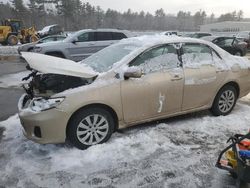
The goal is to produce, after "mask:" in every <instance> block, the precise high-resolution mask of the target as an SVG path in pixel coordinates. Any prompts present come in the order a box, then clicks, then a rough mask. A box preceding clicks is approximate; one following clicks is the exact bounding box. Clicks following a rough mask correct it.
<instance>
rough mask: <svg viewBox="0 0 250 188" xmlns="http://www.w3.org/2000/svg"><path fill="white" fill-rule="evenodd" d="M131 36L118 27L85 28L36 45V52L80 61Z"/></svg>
mask: <svg viewBox="0 0 250 188" xmlns="http://www.w3.org/2000/svg"><path fill="white" fill-rule="evenodd" d="M131 36H132V34H131V33H130V32H129V31H124V30H118V29H95V30H94V29H85V30H80V31H78V32H76V33H74V34H72V35H70V36H68V37H67V38H66V39H65V40H63V41H59V42H51V43H47V44H38V45H36V46H35V47H34V52H37V53H42V54H46V55H52V56H56V57H61V58H66V59H70V60H73V61H80V60H83V59H85V58H86V57H88V56H90V55H92V54H94V53H96V52H97V51H99V50H101V49H103V48H105V47H107V46H110V45H111V44H114V43H116V42H118V41H119V40H121V39H123V38H128V37H131Z"/></svg>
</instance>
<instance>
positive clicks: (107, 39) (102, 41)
mask: <svg viewBox="0 0 250 188" xmlns="http://www.w3.org/2000/svg"><path fill="white" fill-rule="evenodd" d="M95 41H96V42H95V43H93V44H92V46H93V48H94V49H95V52H97V51H99V50H101V49H103V48H105V47H107V46H110V45H111V44H113V43H114V41H113V39H112V33H111V32H103V31H97V32H95Z"/></svg>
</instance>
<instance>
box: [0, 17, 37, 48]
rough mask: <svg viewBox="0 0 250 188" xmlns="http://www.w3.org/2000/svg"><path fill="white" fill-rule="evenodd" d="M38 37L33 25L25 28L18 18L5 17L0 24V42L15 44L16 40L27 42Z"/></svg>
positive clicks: (33, 40)
mask: <svg viewBox="0 0 250 188" xmlns="http://www.w3.org/2000/svg"><path fill="white" fill-rule="evenodd" d="M38 39H39V37H38V35H37V31H36V29H35V27H34V26H33V27H30V28H25V27H23V22H22V21H21V20H18V19H5V20H4V21H2V25H1V26H0V44H2V45H16V44H17V43H18V42H21V43H22V44H24V43H29V42H35V41H37V40H38Z"/></svg>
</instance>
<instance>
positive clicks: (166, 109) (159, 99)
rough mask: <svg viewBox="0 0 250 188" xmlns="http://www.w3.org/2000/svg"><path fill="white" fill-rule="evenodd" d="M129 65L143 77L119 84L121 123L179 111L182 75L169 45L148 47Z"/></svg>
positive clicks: (172, 47)
mask: <svg viewBox="0 0 250 188" xmlns="http://www.w3.org/2000/svg"><path fill="white" fill-rule="evenodd" d="M129 66H137V67H139V68H141V69H142V71H143V73H144V75H143V76H142V77H141V78H130V79H128V80H124V81H122V83H121V97H122V105H123V114H124V120H125V122H128V123H131V122H136V121H140V120H145V119H150V118H154V117H159V116H164V115H167V114H171V113H175V112H178V111H180V110H181V104H182V94H183V84H184V76H183V69H182V67H180V62H179V60H178V56H177V50H176V48H175V47H174V46H173V45H164V46H158V47H155V48H152V49H150V50H148V51H146V52H144V53H143V54H141V55H139V56H138V57H137V58H135V60H134V61H132V62H131V63H130V65H129Z"/></svg>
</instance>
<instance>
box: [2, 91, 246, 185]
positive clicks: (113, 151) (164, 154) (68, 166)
mask: <svg viewBox="0 0 250 188" xmlns="http://www.w3.org/2000/svg"><path fill="white" fill-rule="evenodd" d="M249 114H250V95H248V97H245V98H244V99H242V100H240V101H239V102H238V104H237V105H236V107H235V109H234V111H233V112H232V113H231V114H230V115H228V116H226V117H213V116H211V115H210V114H209V113H208V112H206V111H205V112H201V113H195V114H191V115H186V116H181V117H177V118H171V119H167V120H164V121H162V122H157V123H156V122H155V123H149V124H146V125H141V126H136V127H134V128H130V129H125V130H123V131H122V132H120V133H115V134H114V135H113V136H112V137H111V139H110V140H109V141H108V142H107V143H105V144H102V145H96V146H93V147H90V148H89V149H87V150H85V151H81V150H78V149H75V148H71V147H69V146H65V145H40V144H36V143H34V142H32V141H29V140H27V139H26V138H25V137H24V136H23V135H22V129H21V125H20V122H19V118H18V116H17V115H15V116H12V117H10V118H9V119H8V120H6V121H4V122H0V127H2V129H3V128H4V129H5V131H4V133H3V136H2V138H1V136H0V139H2V140H1V141H0V187H1V186H6V187H119V188H120V187H157V188H158V187H171V188H183V187H185V188H195V187H202V188H203V187H213V188H219V187H233V185H234V182H233V181H232V180H231V178H228V176H227V173H226V172H224V171H221V170H218V169H216V168H215V167H214V165H215V162H216V159H217V157H218V152H219V150H221V149H222V148H223V147H224V146H226V140H227V138H228V137H229V136H230V135H232V134H234V133H247V131H248V130H249V128H250V116H249ZM52 126H53V125H52ZM0 130H1V128H0ZM0 132H1V131H0Z"/></svg>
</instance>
